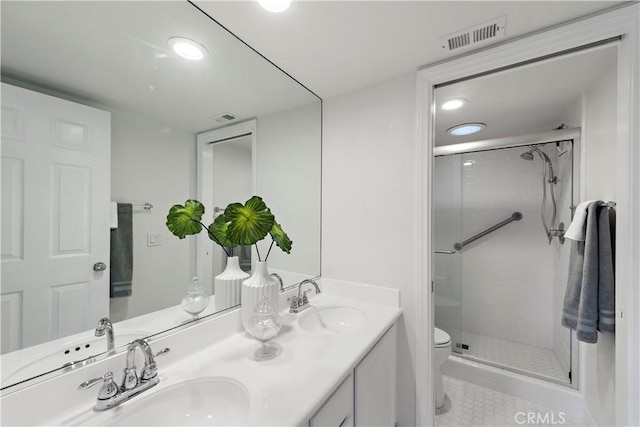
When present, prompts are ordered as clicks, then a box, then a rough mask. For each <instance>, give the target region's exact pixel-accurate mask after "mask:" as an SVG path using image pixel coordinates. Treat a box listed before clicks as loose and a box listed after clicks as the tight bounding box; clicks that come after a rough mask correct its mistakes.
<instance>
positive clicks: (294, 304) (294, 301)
mask: <svg viewBox="0 0 640 427" xmlns="http://www.w3.org/2000/svg"><path fill="white" fill-rule="evenodd" d="M287 302H288V303H289V306H290V307H291V308H298V306H299V305H300V297H298V296H297V295H294V296H292V297H289V298H287Z"/></svg>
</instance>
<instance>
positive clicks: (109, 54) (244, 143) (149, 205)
mask: <svg viewBox="0 0 640 427" xmlns="http://www.w3.org/2000/svg"><path fill="white" fill-rule="evenodd" d="M1 7H2V10H1V12H2V15H1V17H2V34H1V35H2V50H1V54H2V57H1V64H2V282H1V286H2V288H1V290H2V300H1V301H2V356H1V358H2V359H1V362H2V388H3V390H4V389H6V388H7V387H11V386H12V385H15V384H17V383H20V382H22V381H25V380H27V379H29V378H32V377H35V376H38V375H41V374H42V373H44V372H48V371H52V370H58V371H60V367H62V366H63V365H68V364H70V363H71V364H73V363H75V362H78V361H83V360H90V359H87V358H90V357H92V356H94V355H96V354H101V353H104V352H105V351H106V350H107V343H106V338H105V337H104V336H103V337H96V336H94V330H95V329H96V326H97V322H98V320H99V319H101V318H103V317H109V318H110V319H111V321H112V323H113V325H114V330H115V345H116V347H117V346H120V345H124V344H126V343H127V342H130V341H131V340H133V339H135V338H139V337H144V336H149V335H153V334H156V333H158V332H161V331H164V330H167V329H170V328H173V327H177V326H181V325H184V324H187V323H189V322H190V321H191V320H192V317H191V316H190V315H189V314H187V313H185V312H184V311H183V310H182V309H181V308H180V302H181V300H182V298H183V296H184V294H185V292H186V289H187V286H188V284H189V283H190V281H191V278H192V277H194V276H196V275H199V274H202V271H203V270H207V269H208V271H209V272H210V273H209V276H208V277H207V278H206V283H205V285H206V286H208V287H209V288H210V289H211V290H213V289H212V283H211V281H212V274H211V272H212V271H216V269H218V270H219V269H220V268H221V267H220V265H219V263H220V259H219V258H216V259H215V260H214V259H205V258H203V259H200V258H201V257H200V256H199V255H198V253H199V252H200V251H201V249H202V248H206V247H207V245H212V243H211V242H210V241H209V240H208V239H207V238H206V236H205V235H204V233H203V234H202V236H197V237H196V236H190V237H187V238H186V239H182V240H181V239H178V238H176V237H175V236H173V235H172V234H171V233H170V232H169V231H168V229H167V228H166V226H165V222H166V216H167V213H168V211H169V209H170V207H171V206H172V205H174V204H182V203H184V201H185V200H187V199H190V198H198V197H199V196H202V195H203V194H204V193H203V190H202V186H203V185H215V186H216V188H218V192H217V193H216V194H217V198H216V200H214V201H212V202H211V203H212V204H211V205H209V204H205V207H206V209H207V211H206V212H205V218H204V220H203V221H204V222H208V221H212V219H213V215H214V207H216V206H218V207H221V208H224V207H225V206H226V205H227V204H228V203H231V202H244V201H246V199H248V198H249V197H250V196H251V195H252V194H258V195H260V196H262V197H263V198H264V200H265V201H266V202H267V204H268V206H269V207H270V208H271V209H272V211H273V212H274V213H275V215H276V218H277V219H278V221H279V223H281V224H282V226H283V228H284V229H285V231H286V232H287V233H288V234H289V236H290V237H291V239H292V240H293V249H292V251H291V254H289V255H287V254H284V253H281V254H280V253H278V254H275V253H274V254H273V255H272V258H270V260H269V262H270V266H271V267H272V268H273V269H274V271H277V272H278V273H279V274H280V275H281V276H282V278H283V279H284V282H285V283H284V285H285V287H286V286H291V285H294V284H296V283H298V282H300V281H301V280H303V279H306V278H313V277H317V276H319V274H320V162H321V100H320V99H319V98H318V97H317V96H316V95H315V94H313V93H312V92H311V91H309V90H308V89H307V88H305V87H304V86H302V85H301V84H299V83H298V82H296V81H295V80H294V79H292V78H291V77H290V76H288V75H287V74H286V73H284V72H283V71H282V70H280V69H278V68H277V67H276V66H274V65H273V64H272V63H270V62H269V61H267V60H266V59H265V58H263V57H262V56H261V55H260V54H258V53H257V52H255V51H254V50H252V49H251V48H249V47H248V46H247V45H245V44H244V43H243V42H242V41H241V40H239V39H237V38H236V37H235V36H234V35H232V34H230V33H229V32H228V31H226V30H225V29H224V28H223V27H222V26H220V25H219V24H218V23H217V22H216V21H215V20H214V19H212V17H209V16H207V15H206V14H204V13H203V12H202V11H201V10H199V9H198V8H197V7H195V6H194V5H193V4H191V3H189V2H187V1H169V2H167V1H157V2H155V1H145V2H71V1H69V2H66V1H62V2H48V1H42V2H22V1H3V2H2V4H1ZM212 10H215V8H212ZM213 18H215V16H213ZM174 37H184V38H187V39H190V40H192V41H196V42H197V44H199V45H201V46H202V47H204V57H203V58H202V59H201V60H189V59H185V58H182V57H180V56H178V55H177V54H176V53H175V52H174V50H172V46H171V43H170V42H169V40H170V39H171V38H174ZM247 125H248V126H250V127H251V132H249V135H244V136H243V135H240V134H238V135H234V138H232V139H233V141H231V140H227V141H221V140H219V139H218V140H216V139H215V138H212V139H211V140H210V141H207V143H208V144H211V146H214V145H215V150H211V152H212V153H215V154H213V156H214V158H213V160H212V161H211V162H209V164H208V166H207V167H208V168H209V169H211V168H213V169H214V170H215V182H214V183H213V184H211V183H203V182H202V176H203V175H202V174H201V173H200V172H202V171H201V170H199V168H202V164H201V163H202V162H201V156H202V153H199V152H198V145H197V140H201V139H202V138H203V135H205V136H207V135H213V134H215V133H216V132H218V133H219V132H222V133H225V132H227V133H229V132H231V133H233V132H235V130H234V129H240V128H242V127H243V126H247ZM214 136H215V135H214ZM210 160H211V159H210ZM238 188H240V190H239V189H238ZM113 202H117V203H120V204H131V208H132V210H131V214H130V217H131V231H130V234H131V240H132V255H131V257H130V258H128V260H127V262H130V264H132V268H133V279H132V281H131V286H130V289H131V293H130V295H129V292H125V294H126V295H125V296H122V297H111V296H113V295H112V293H113V292H110V287H111V285H110V279H109V277H110V274H109V273H110V267H112V264H113V263H116V262H120V261H118V260H115V259H114V258H113V254H111V253H110V247H111V246H113V245H112V244H111V240H110V239H111V235H112V234H113V233H112V229H118V228H122V227H126V224H124V225H123V224H122V223H118V224H116V225H114V224H113V223H112V222H113V214H112V213H113V209H114V206H117V205H114V203H113ZM214 204H215V206H214ZM116 209H117V208H116ZM201 238H202V239H201ZM198 239H201V240H198ZM212 253H213V252H212ZM112 260H113V262H112ZM197 261H198V262H197ZM203 262H207V263H209V264H208V266H207V267H206V268H203V266H202V263H203ZM214 262H215V263H216V264H211V263H214ZM111 291H113V289H111ZM116 294H117V293H116ZM213 312H215V305H214V304H213V303H211V304H210V306H209V308H207V310H205V311H204V312H203V313H202V314H201V316H204V315H207V314H211V313H213ZM74 366H77V365H74ZM63 369H64V368H63Z"/></svg>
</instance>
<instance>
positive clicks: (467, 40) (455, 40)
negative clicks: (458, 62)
mask: <svg viewBox="0 0 640 427" xmlns="http://www.w3.org/2000/svg"><path fill="white" fill-rule="evenodd" d="M506 23H507V15H504V16H501V17H499V18H496V19H492V20H491V21H488V22H484V23H482V24H478V25H475V26H473V27H471V28H467V29H466V30H462V31H458V32H456V33H453V34H449V35H447V36H444V37H441V38H440V45H441V46H442V49H444V50H445V51H446V52H455V53H458V52H462V51H465V50H470V49H471V48H477V47H481V46H484V45H487V44H490V43H492V42H494V41H496V40H498V39H501V38H503V37H504V28H505V26H506Z"/></svg>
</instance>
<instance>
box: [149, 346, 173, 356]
mask: <svg viewBox="0 0 640 427" xmlns="http://www.w3.org/2000/svg"><path fill="white" fill-rule="evenodd" d="M170 351H171V349H170V348H169V347H166V348H163V349H162V350H160V351H159V352H157V353H156V354H154V355H153V357H158V356H164V355H165V354H167V353H169V352H170Z"/></svg>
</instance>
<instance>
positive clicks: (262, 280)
mask: <svg viewBox="0 0 640 427" xmlns="http://www.w3.org/2000/svg"><path fill="white" fill-rule="evenodd" d="M279 295H280V284H279V282H278V280H277V279H275V278H274V277H271V276H269V270H268V268H267V263H266V262H265V261H258V262H257V263H256V269H255V271H254V272H253V275H252V276H251V277H249V278H248V279H246V280H245V281H243V282H242V295H241V299H242V307H241V314H242V326H244V329H245V330H249V329H248V327H249V319H250V318H251V317H252V316H253V310H254V308H255V307H256V305H257V304H258V303H259V302H261V301H263V300H264V297H265V296H267V297H268V299H269V301H271V304H273V305H274V306H275V308H276V311H279V307H278V298H279Z"/></svg>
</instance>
